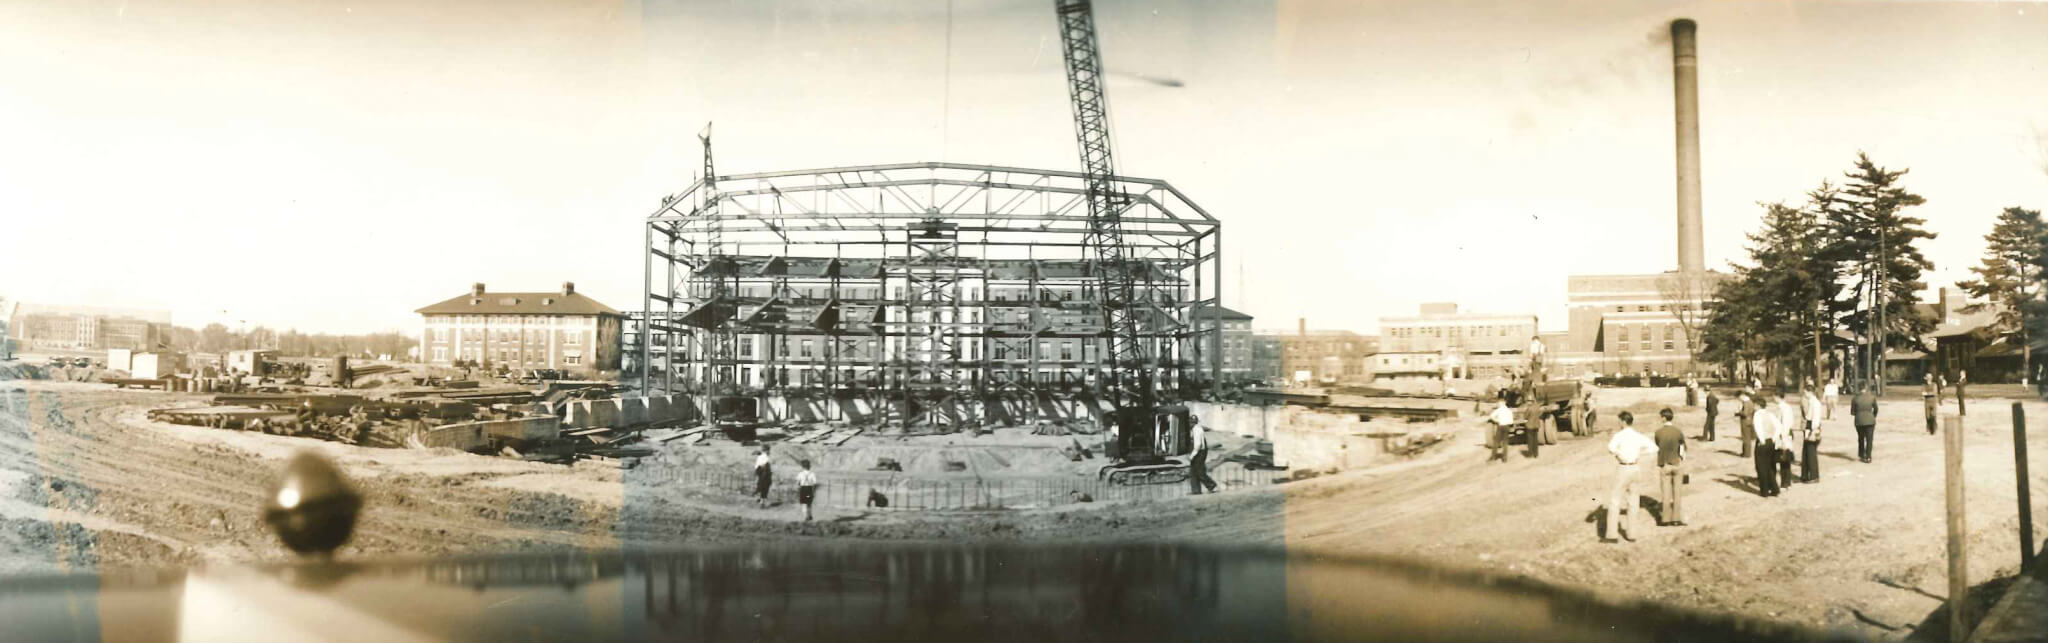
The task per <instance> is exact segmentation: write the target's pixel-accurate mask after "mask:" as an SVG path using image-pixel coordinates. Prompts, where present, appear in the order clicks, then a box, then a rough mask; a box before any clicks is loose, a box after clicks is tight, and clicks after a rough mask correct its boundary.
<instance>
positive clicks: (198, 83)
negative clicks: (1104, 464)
mask: <svg viewBox="0 0 2048 643" xmlns="http://www.w3.org/2000/svg"><path fill="white" fill-rule="evenodd" d="M1051 4H1052V3H1051V1H1050V0H954V1H952V2H945V1H942V0H932V1H929V2H885V1H881V0H834V1H823V0H807V1H795V0H792V1H783V2H777V1H771V0H735V1H729V2H706V1H661V2H644V3H632V2H626V3H621V2H601V1H586V2H567V1H565V2H535V1H511V2H474V1H470V0H455V1H451V2H441V3H413V2H360V3H345V2H292V1H284V2H249V1H242V0H211V1H197V0H190V1H185V0H174V1H156V2H150V1H140V0H128V1H122V0H106V1H82V2H38V1H30V2H11V3H4V4H0V141H4V144H0V222H4V228H0V229H4V230H6V232H5V233H4V234H0V297H10V298H15V299H19V300H24V301H32V302H42V303H51V304H85V305H101V306H119V307H130V308H133V307H152V308H164V309H169V310H171V311H172V314H173V318H174V319H175V320H176V321H177V323H179V324H181V325H193V326H196V325H201V324H205V323H208V322H214V321H222V322H226V323H229V324H231V325H232V324H235V323H238V322H244V321H246V322H247V323H250V324H266V325H269V326H272V327H279V328H282V327H297V328H299V329H301V330H306V331H327V332H368V331H378V330H385V329H399V330H405V331H410V332H416V326H417V316H416V315H414V314H413V312H412V311H413V310H414V309H416V308H419V307H421V306H425V305H427V304H430V303H433V302H436V301H440V300H442V299H446V298H449V297H452V296H455V295H457V294H460V293H462V292H465V291H466V290H467V289H468V287H469V284H470V283H472V282H484V283H486V284H488V285H489V287H490V288H491V289H492V290H505V291H540V290H553V289H556V288H559V287H560V285H561V283H562V282H565V281H572V282H575V283H576V284H577V290H578V291H579V292H583V293H586V294H589V295H591V296H593V297H596V298H597V299H598V300H600V301H603V302H606V303H608V304H610V305H612V306H613V307H615V308H620V309H622V310H623V309H629V308H632V307H634V306H636V305H637V302H638V300H639V294H640V289H641V280H642V272H641V268H642V258H643V255H642V253H641V250H640V244H641V241H642V231H643V224H642V220H643V218H644V217H645V216H646V215H648V214H649V213H651V212H652V211H653V210H654V209H655V208H656V207H657V206H658V204H659V202H660V199H661V197H662V196H663V195H667V194H671V193H676V192H680V191H682V190H683V189H684V188H685V187H687V186H688V184H689V183H690V182H691V181H692V180H693V178H694V174H695V173H696V172H697V171H698V166H699V164H700V162H701V156H700V155H701V151H700V149H699V148H698V145H697V141H696V138H695V134H696V133H697V132H698V131H699V130H701V129H703V127H704V124H705V123H707V122H715V123H716V126H715V128H714V133H715V153H716V158H717V163H718V168H719V171H720V173H721V174H724V173H740V172H756V171H769V170H786V169H803V168H815V167H827V166H836V165H856V164H875V163H895V162H914V161H952V162H964V163H988V164H996V165H1010V166H1023V167H1041V168H1051V169H1075V168H1077V167H1078V165H1079V163H1078V160H1077V156H1076V152H1075V150H1074V142H1073V124H1072V122H1071V120H1070V118H1071V115H1070V112H1069V108H1068V106H1067V96H1066V85H1065V79H1064V76H1063V72H1062V71H1061V70H1062V66H1061V65H1062V63H1061V57H1060V47H1059V39H1058V34H1057V33H1056V32H1055V20H1054V17H1053V14H1052V10H1051ZM1099 4H1100V6H1098V7H1097V9H1096V13H1097V23H1098V28H1099V29H1100V31H1101V32H1102V33H1101V39H1102V50H1103V57H1104V60H1105V64H1106V66H1107V67H1108V68H1109V70H1110V71H1111V72H1112V77H1111V82H1110V83H1109V104H1110V111H1111V118H1112V125H1113V127H1114V130H1113V131H1114V137H1115V142H1116V150H1117V160H1118V168H1119V172H1120V173H1124V174H1129V175H1134V176H1142V177H1148V178H1158V179H1164V180H1167V181H1170V182H1172V183H1173V184H1174V185H1175V186H1176V187H1178V188H1180V189H1181V190H1182V191H1183V192H1185V193H1186V194H1188V195H1189V196H1190V197H1191V198H1193V199H1194V200H1195V201H1197V202H1198V203H1200V204H1202V206H1203V207H1204V208H1205V209H1207V210H1208V211H1209V212H1211V213H1213V214H1215V215H1216V216H1217V217H1218V218H1219V219H1221V220H1222V222H1223V225H1224V230H1225V237H1224V239H1225V252H1224V254H1225V257H1226V262H1227V263H1226V264H1225V266H1224V276H1225V293H1224V298H1225V303H1226V305H1229V306H1231V307H1233V308H1237V309H1240V310H1243V311H1245V312H1247V313H1250V314H1252V315H1254V316H1255V317H1256V318H1257V320H1256V321H1255V324H1256V325H1257V326H1260V327H1270V328H1292V327H1293V326H1294V325H1295V320H1296V319H1297V318H1306V319H1307V320H1308V324H1309V326H1311V327H1314V328H1344V329H1352V330H1358V331H1364V332H1373V331H1375V330H1376V328H1377V321H1378V319H1379V318H1380V317H1381V316H1397V315H1408V314H1413V313H1414V312H1415V310H1416V307H1417V306H1418V305H1419V304H1421V303H1424V302H1436V301H1453V302H1457V303H1458V304H1459V305H1460V307H1461V308H1462V309H1464V310H1471V311H1479V312H1495V313H1533V314H1536V315H1538V316H1539V317H1540V319H1541V325H1542V326H1543V327H1544V328H1545V329H1562V328H1563V327H1564V325H1565V314H1564V302H1565V283H1566V278H1567V276H1569V275H1573V274H1615V273H1634V272H1657V271H1663V270H1669V269H1671V268H1673V267H1675V262H1676V259H1675V240H1674V234H1675V233H1674V229H1675V223H1674V216H1675V215H1674V214H1673V212H1674V207H1675V206H1674V204H1675V196H1674V188H1673V185H1674V179H1673V176H1674V161H1673V130H1672V87H1671V55H1670V50H1669V43H1668V37H1667V35H1666V34H1667V31H1666V29H1667V25H1668V23H1669V22H1670V20H1672V19H1673V18H1677V17H1690V18H1692V19H1694V20H1696V21H1697V22H1698V23H1699V59H1700V81H1699V82H1700V103H1701V111H1702V117H1701V147H1702V152H1701V160H1702V168H1703V169H1702V174H1703V176H1702V182H1703V198H1704V204H1705V207H1704V222H1705V242H1706V255H1707V261H1708V264H1709V265H1710V266H1725V265H1727V264H1728V262H1730V261H1737V260H1740V259H1742V258H1743V256H1744V243H1745V240H1744V235H1745V234H1746V233H1747V232H1748V231H1750V230H1751V229H1752V228H1754V226H1755V225H1756V223H1757V220H1758V217H1759V215H1760V213H1761V211H1762V208H1761V207H1760V206H1759V205H1758V203H1760V202H1768V201H1776V200H1788V201H1797V200H1799V199H1801V198H1802V196H1803V194H1804V193H1805V192H1806V191H1808V190H1810V189H1812V188H1814V187H1816V186H1817V185H1819V183H1820V181H1822V180H1824V179H1839V178H1840V177H1841V173H1842V171H1844V170H1846V169H1848V167H1849V166H1850V164H1851V162H1853V160H1854V159H1855V157H1856V154H1857V152H1858V151H1864V152H1868V153H1869V154H1870V155H1871V156H1872V158H1873V159H1875V160H1876V161H1877V162H1878V163H1880V164H1882V165H1885V166H1888V167H1893V168H1911V170H1912V172H1911V173H1910V174H1909V175H1907V177H1906V178H1905V181H1904V184H1905V186H1906V187H1908V188H1909V189H1911V190H1913V191H1915V192H1917V193H1919V194H1921V195H1922V196H1925V197H1926V198H1927V200H1928V202H1927V205H1925V206H1922V207H1920V208H1917V212H1916V213H1915V214H1917V215H1919V216H1922V217H1924V218H1926V219H1927V220H1928V222H1929V223H1928V227H1929V229H1931V230H1933V231H1934V232H1936V233H1937V234H1938V235H1939V238H1937V239H1935V240H1934V241H1931V242H1928V243H1927V245H1926V246H1925V247H1924V250H1925V251H1926V252H1927V255H1928V256H1929V257H1930V258H1931V259H1932V260H1933V261H1934V262H1935V264H1936V270H1935V271H1933V272H1932V273H1930V274H1929V280H1930V282H1932V283H1934V284H1936V285H1941V284H1948V283H1952V282H1954V281H1957V280H1961V279H1966V278H1968V276H1969V274H1968V273H1967V268H1968V266H1970V265H1974V264H1975V263H1976V261H1977V259H1978V256H1979V254H1980V253H1981V250H1982V237H1983V235H1984V234H1985V233H1986V232H1988V231H1989V230H1990V228H1991V225H1992V222H1993V219H1994V218H1995V217H1996V216H1997V213H1998V212H1999V210H2001V209H2002V208H2004V207H2007V206H2012V205H2020V206H2025V207H2030V208H2037V209H2038V208H2044V207H2048V83H2043V82H2041V81H2040V79H2041V78H2048V37H2043V36H2044V34H2048V4H2032V3H1968V2H1936V3H1898V2H1839V3H1836V2H1797V3H1792V2H1647V1H1628V2H1572V3H1551V2H1460V1H1456V0H1442V1H1413V2H1409V1H1385V2H1306V1H1294V0H1284V1H1279V2H1266V3H1261V2H1224V1H1211V2H1147V1H1137V0H1133V1H1130V2H1119V1H1115V0H1102V1H1100V2H1099ZM1145 78H1163V79H1172V80H1177V81H1179V83H1180V86H1179V87H1169V86H1165V85H1162V84H1160V83H1155V82H1147V81H1146V80H1144V79H1145Z"/></svg>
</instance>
